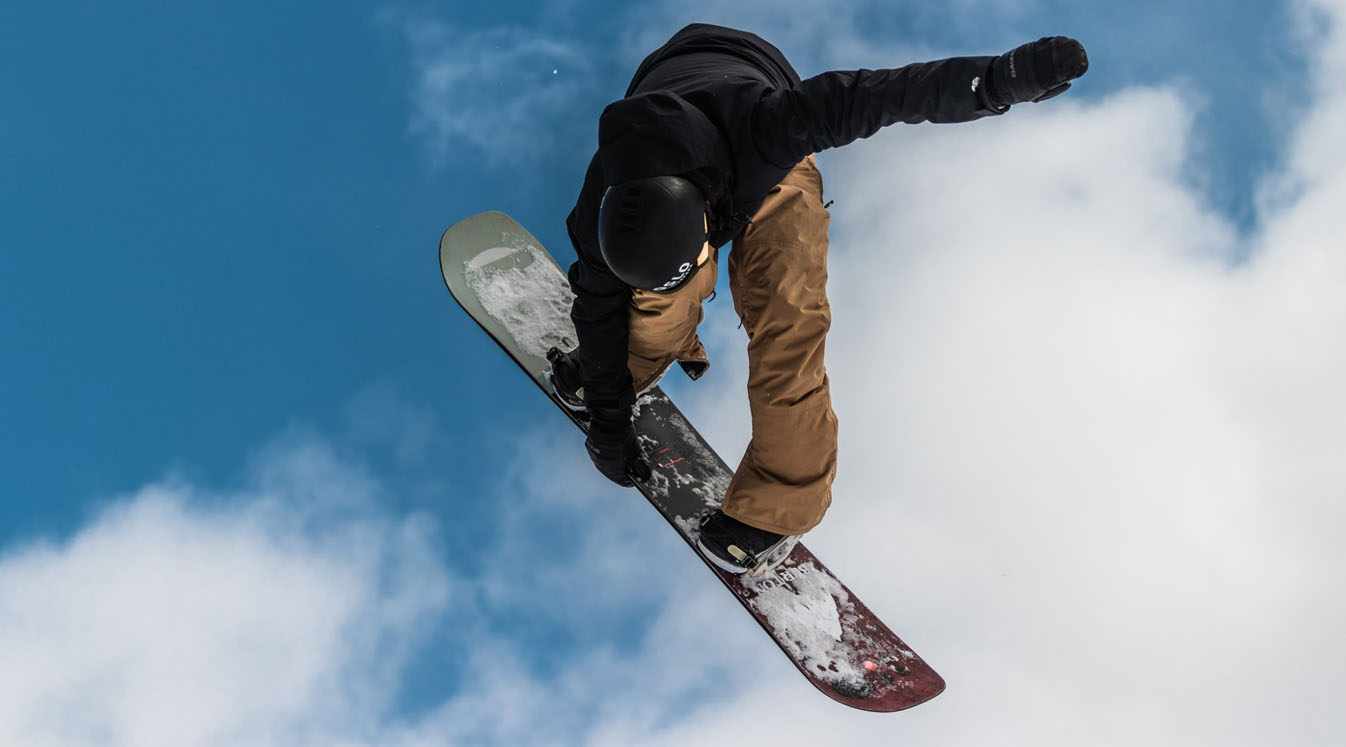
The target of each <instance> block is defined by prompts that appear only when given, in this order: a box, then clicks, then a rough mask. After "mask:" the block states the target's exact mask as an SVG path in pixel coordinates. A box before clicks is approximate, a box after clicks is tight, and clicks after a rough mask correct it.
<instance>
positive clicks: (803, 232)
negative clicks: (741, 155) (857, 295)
mask: <svg viewBox="0 0 1346 747" xmlns="http://www.w3.org/2000/svg"><path fill="white" fill-rule="evenodd" d="M822 192H823V185H822V176H821V175H820V174H819V173H818V167H817V165H816V163H815V162H814V160H813V156H809V157H808V158H805V159H804V160H803V161H800V162H799V163H798V164H797V165H796V166H795V167H794V169H792V170H791V171H790V173H789V174H787V175H786V177H785V179H783V180H782V181H781V183H780V184H779V185H778V186H776V187H775V188H774V189H772V191H771V192H770V193H769V194H768V195H767V197H766V200H765V201H764V202H763V203H762V207H761V208H760V209H759V210H758V211H757V214H756V215H754V216H753V219H752V223H751V224H750V225H749V226H748V228H747V229H746V230H745V231H744V232H743V234H742V236H740V237H739V238H738V239H736V240H735V241H734V245H733V251H731V252H730V256H729V287H730V291H731V292H732V293H733V296H734V310H735V311H736V312H737V313H738V315H739V318H740V319H742V320H743V328H744V330H746V331H747V333H748V404H749V408H750V411H751V413H752V440H751V442H749V444H748V449H747V452H746V453H744V455H743V460H742V461H741V462H740V463H739V466H738V470H737V471H736V472H735V473H734V479H733V480H732V481H731V482H730V484H729V492H728V494H727V495H726V496H725V499H724V512H725V513H726V514H728V515H729V516H732V517H734V518H736V519H738V520H739V521H742V522H744V523H746V524H750V525H752V526H755V527H758V528H760V529H765V530H768V531H772V532H776V533H778V534H803V533H804V532H807V531H808V530H810V529H812V528H813V527H814V526H815V525H817V523H818V522H819V521H821V520H822V517H823V513H824V512H825V511H827V507H828V505H830V504H831V502H832V478H833V477H834V476H835V475H836V462H837V419H836V415H835V414H834V413H833V412H832V400H831V395H830V394H829V391H828V381H827V372H826V371H825V370H824V368H823V343H824V340H825V338H826V337H827V330H828V328H829V327H830V326H831V322H832V312H831V308H830V307H829V306H828V303H827V289H826V285H827V245H828V242H827V225H828V220H829V216H828V213H827V210H826V208H824V207H823V200H822ZM716 261H717V257H716V256H712V257H711V258H710V260H709V261H708V262H707V263H706V265H704V266H702V267H701V269H700V270H698V271H697V273H696V275H695V276H693V277H692V279H691V281H689V282H688V283H687V285H685V286H683V287H682V288H680V289H678V290H677V291H676V292H674V293H653V292H647V291H639V290H638V291H636V292H635V294H634V295H633V297H632V299H631V310H630V344H629V350H630V357H629V360H628V366H629V368H630V369H631V377H632V380H633V381H634V383H635V387H636V391H640V390H642V389H644V388H645V387H647V386H649V385H650V384H652V383H654V382H655V381H656V380H657V379H658V378H659V376H660V375H662V374H663V372H664V370H665V369H667V368H668V367H669V365H671V364H672V363H673V362H674V361H678V362H679V363H680V364H681V365H682V367H683V368H684V369H685V370H687V373H688V374H689V375H691V376H692V378H697V377H699V376H700V374H701V373H702V372H703V371H704V370H705V368H706V367H707V366H708V365H709V363H708V361H707V359H706V351H705V348H703V347H702V345H701V341H700V339H698V338H697V335H696V327H697V325H698V324H699V323H700V322H701V320H702V318H703V316H704V312H703V310H702V308H701V304H702V302H703V301H704V300H705V299H706V298H708V297H709V296H710V295H711V292H712V291H713V290H714V289H715V280H716Z"/></svg>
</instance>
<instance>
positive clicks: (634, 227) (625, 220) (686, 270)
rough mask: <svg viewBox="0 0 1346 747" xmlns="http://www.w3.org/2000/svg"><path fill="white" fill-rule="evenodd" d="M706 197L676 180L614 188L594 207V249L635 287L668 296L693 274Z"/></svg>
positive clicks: (658, 179) (664, 178)
mask: <svg viewBox="0 0 1346 747" xmlns="http://www.w3.org/2000/svg"><path fill="white" fill-rule="evenodd" d="M705 217H706V197H705V195H704V194H702V192H701V190H700V189H698V188H697V186H696V185H695V184H693V183H692V182H690V181H688V180H687V179H683V178H682V177H680V176H651V177H645V178H643V179H632V180H631V181H629V182H622V183H621V184H614V185H612V186H611V187H608V189H607V191H606V192H604V193H603V202H602V204H601V205H600V206H599V208H598V248H599V249H600V250H601V251H602V252H603V259H604V260H606V261H607V263H608V267H609V268H610V269H611V270H612V272H613V274H614V275H616V276H617V277H618V278H621V280H622V282H624V283H626V284H627V285H630V286H632V287H633V288H640V289H641V290H652V291H659V292H663V293H667V292H670V291H674V290H677V289H678V288H680V287H681V286H682V285H683V284H684V283H686V282H687V281H688V280H689V279H690V278H691V277H692V273H693V272H695V270H696V266H697V265H696V260H697V257H698V256H699V255H700V254H701V248H702V247H703V246H704V245H705V243H706V221H705Z"/></svg>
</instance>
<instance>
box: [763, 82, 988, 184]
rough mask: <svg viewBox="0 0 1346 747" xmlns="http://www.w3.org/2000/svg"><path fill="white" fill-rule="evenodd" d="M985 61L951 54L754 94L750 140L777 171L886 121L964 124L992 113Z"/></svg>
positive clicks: (865, 134) (862, 135) (865, 133)
mask: <svg viewBox="0 0 1346 747" xmlns="http://www.w3.org/2000/svg"><path fill="white" fill-rule="evenodd" d="M993 59H994V58H993V57H951V58H949V59H946V60H936V61H934V62H917V63H913V64H910V65H906V66H904V67H899V68H894V69H889V70H854V71H833V72H828V73H823V74H821V75H816V76H814V77H812V78H808V79H806V80H804V81H802V82H801V83H800V84H799V85H797V86H794V87H791V88H781V89H775V90H772V91H770V92H768V93H767V94H765V95H764V96H763V97H762V99H761V100H760V101H759V102H758V104H757V107H756V109H755V111H754V113H753V123H752V127H753V139H754V141H755V142H756V144H757V148H758V150H759V151H760V153H761V155H762V156H763V157H764V158H766V159H767V160H768V161H770V162H771V163H773V164H775V165H777V166H781V167H783V168H785V167H788V166H790V165H792V164H794V163H796V162H798V161H799V160H800V159H801V158H803V157H804V156H807V155H809V154H810V153H816V152H818V151H821V150H826V149H827V148H838V147H841V146H843V145H846V144H848V143H851V142H853V141H855V140H858V139H860V138H865V137H869V136H870V135H873V134H874V133H875V132H878V131H879V130H880V129H881V128H883V127H887V126H888V125H890V124H896V123H898V122H905V123H907V124H916V123H918V122H935V123H947V122H970V121H972V120H974V119H980V118H981V117H984V116H987V115H990V114H999V113H1000V110H996V109H995V108H993V107H991V106H990V105H989V104H987V103H986V101H985V99H984V97H983V89H984V85H983V82H984V80H985V78H986V71H987V69H988V68H989V66H990V64H991V60H993Z"/></svg>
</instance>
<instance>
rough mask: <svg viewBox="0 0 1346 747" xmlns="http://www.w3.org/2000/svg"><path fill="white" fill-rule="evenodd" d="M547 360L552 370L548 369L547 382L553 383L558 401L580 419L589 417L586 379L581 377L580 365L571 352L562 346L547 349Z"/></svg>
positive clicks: (585, 419)
mask: <svg viewBox="0 0 1346 747" xmlns="http://www.w3.org/2000/svg"><path fill="white" fill-rule="evenodd" d="M547 361H548V362H549V363H551V370H549V371H547V382H548V383H550V384H551V388H552V392H553V394H554V395H555V396H556V401H557V402H560V403H561V406H562V407H564V408H566V409H567V410H569V411H570V412H571V414H572V415H574V416H575V417H577V418H579V419H580V420H584V421H587V420H588V419H589V408H588V406H587V405H585V404H584V381H583V380H581V379H580V371H579V366H577V365H575V359H574V358H571V357H570V353H564V352H561V349H560V348H551V349H550V350H548V351H547Z"/></svg>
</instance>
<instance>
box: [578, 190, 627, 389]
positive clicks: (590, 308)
mask: <svg viewBox="0 0 1346 747" xmlns="http://www.w3.org/2000/svg"><path fill="white" fill-rule="evenodd" d="M593 168H594V166H591V167H590V170H591V171H592V170H593ZM590 176H592V174H591V175H590ZM594 192H595V186H594V182H592V181H591V180H590V179H588V178H586V179H585V187H584V189H583V191H582V192H581V194H580V199H579V201H578V203H577V204H576V205H575V208H574V210H572V211H570V216H569V217H568V218H566V228H567V230H568V231H569V233H570V242H571V243H572V244H574V246H575V253H576V254H577V255H578V259H576V261H575V263H574V264H572V265H571V266H570V272H569V278H570V289H571V290H572V291H574V293H575V300H574V302H573V303H572V305H571V307H570V319H571V321H572V322H574V324H575V334H576V335H577V336H578V337H579V352H578V353H577V357H578V359H579V365H580V373H581V377H582V379H583V381H584V399H585V402H586V403H587V405H588V406H589V409H590V410H591V411H592V412H593V413H594V414H595V415H599V416H601V413H600V411H602V410H613V411H621V412H626V413H629V411H630V407H631V405H633V404H635V392H634V390H633V389H632V382H631V372H630V370H629V369H628V368H627V336H628V331H629V328H628V324H629V316H628V315H629V314H630V310H629V309H630V301H631V289H630V287H628V286H627V285H626V284H625V283H623V282H622V281H621V280H619V279H617V276H615V275H613V274H612V271H611V270H609V269H608V268H607V265H606V264H604V262H603V259H602V254H601V253H600V252H599V249H598V232H597V222H598V215H597V214H598V206H597V204H595V203H596V200H597V195H595V194H594Z"/></svg>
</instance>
